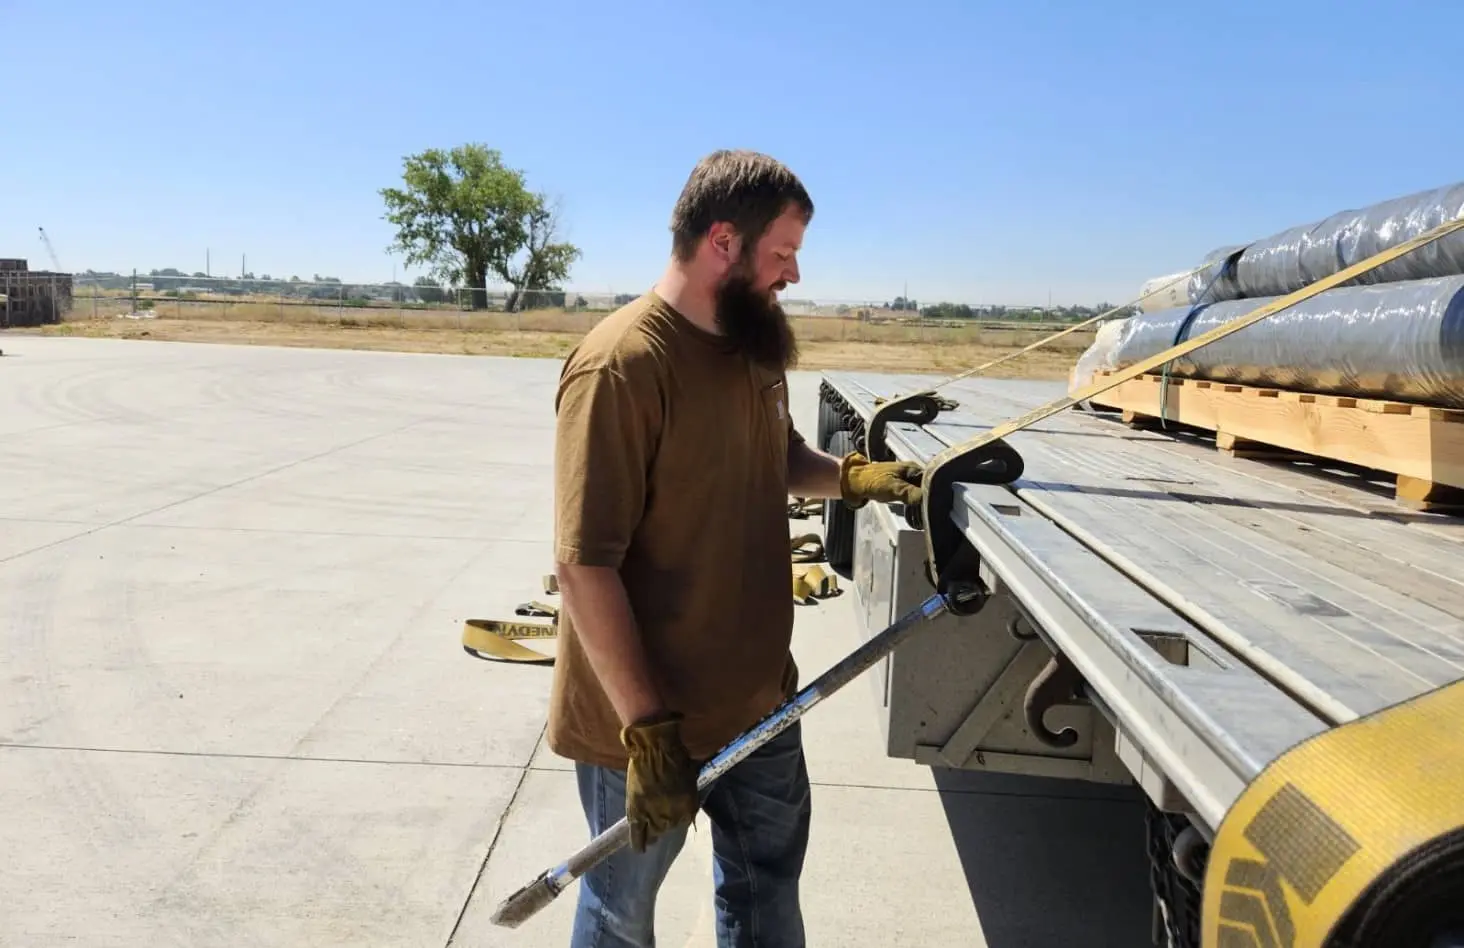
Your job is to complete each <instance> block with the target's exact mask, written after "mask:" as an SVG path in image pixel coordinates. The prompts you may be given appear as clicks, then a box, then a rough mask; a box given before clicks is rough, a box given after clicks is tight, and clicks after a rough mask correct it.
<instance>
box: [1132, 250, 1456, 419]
mask: <svg viewBox="0 0 1464 948" xmlns="http://www.w3.org/2000/svg"><path fill="white" fill-rule="evenodd" d="M1274 299H1276V297H1274V296H1273V297H1266V298H1261V299H1249V300H1230V301H1227V302H1224V303H1212V304H1210V305H1207V306H1202V307H1200V311H1199V313H1198V314H1197V315H1196V316H1195V318H1194V320H1193V321H1192V322H1191V323H1190V324H1189V326H1188V327H1186V328H1185V330H1184V333H1183V335H1182V336H1181V338H1179V339H1176V338H1175V334H1176V333H1177V332H1178V331H1179V329H1180V327H1181V326H1182V325H1183V324H1184V320H1185V317H1186V316H1187V315H1188V314H1189V312H1190V307H1178V308H1175V309H1166V310H1161V311H1160V312H1157V313H1146V314H1141V315H1138V316H1131V317H1129V319H1128V320H1127V321H1126V323H1125V325H1124V329H1123V333H1122V336H1121V338H1120V339H1119V340H1118V342H1117V344H1116V345H1115V347H1114V354H1113V356H1112V364H1113V367H1114V368H1118V369H1122V368H1124V367H1126V366H1129V365H1132V364H1133V363H1135V362H1137V361H1139V360H1140V359H1144V358H1147V357H1149V356H1152V355H1156V354H1158V353H1160V352H1163V351H1164V350H1165V349H1168V348H1169V347H1171V346H1173V345H1175V344H1176V343H1177V342H1182V341H1184V340H1185V339H1193V338H1194V337H1196V336H1199V335H1202V334H1204V333H1206V332H1208V331H1209V330H1211V329H1214V328H1215V327H1217V326H1220V325H1222V324H1224V323H1228V322H1230V321H1231V320H1234V319H1237V318H1239V317H1241V316H1243V315H1245V314H1246V313H1249V312H1252V311H1254V310H1256V309H1259V308H1260V307H1261V306H1264V305H1265V304H1266V303H1268V302H1271V301H1272V300H1274ZM1169 372H1170V374H1171V375H1176V376H1185V377H1191V378H1203V379H1213V380H1215V381H1225V382H1236V383H1241V384H1246V385H1263V386H1268V387H1272V388H1287V389H1295V390H1299V391H1307V392H1325V393H1330V394H1334V395H1353V396H1357V397H1361V398H1390V399H1397V400H1399V401H1413V402H1423V403H1427V404H1430V405H1438V406H1443V407H1452V408H1464V276H1452V277H1440V278H1437V279H1431V280H1414V281H1410V282H1407V283H1385V284H1380V285H1376V286H1346V287H1338V288H1336V289H1332V290H1328V291H1326V292H1325V293H1319V294H1317V295H1316V296H1313V297H1312V298H1310V299H1307V300H1303V301H1302V302H1300V303H1297V304H1296V305H1294V306H1292V307H1290V308H1288V309H1284V310H1282V311H1281V312H1279V313H1276V314H1275V315H1273V316H1268V317H1267V318H1265V319H1263V320H1261V321H1260V322H1259V323H1256V324H1255V325H1252V326H1247V327H1246V328H1244V329H1242V330H1240V331H1239V332H1236V333H1233V334H1231V335H1229V336H1226V337H1225V338H1224V339H1221V340H1219V341H1218V342H1212V343H1210V344H1209V345H1207V346H1202V347H1201V348H1199V349H1196V350H1195V351H1194V352H1191V353H1190V354H1189V355H1187V356H1185V357H1183V358H1181V359H1176V360H1175V361H1174V362H1172V363H1171V364H1170V367H1169Z"/></svg>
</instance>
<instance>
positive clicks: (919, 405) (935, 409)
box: [864, 392, 953, 461]
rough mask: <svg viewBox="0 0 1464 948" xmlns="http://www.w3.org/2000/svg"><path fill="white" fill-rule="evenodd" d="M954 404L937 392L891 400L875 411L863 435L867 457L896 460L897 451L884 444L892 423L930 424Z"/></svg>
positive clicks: (878, 459) (921, 393)
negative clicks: (942, 411) (895, 452)
mask: <svg viewBox="0 0 1464 948" xmlns="http://www.w3.org/2000/svg"><path fill="white" fill-rule="evenodd" d="M950 404H953V403H952V402H950V401H949V400H948V399H943V398H941V397H940V396H938V395H936V394H935V393H934V392H915V393H913V394H910V395H901V396H900V397H898V398H892V399H890V400H889V401H887V402H885V403H884V404H882V405H880V406H879V407H878V408H876V409H875V410H874V416H873V417H871V418H870V419H869V424H868V426H867V427H866V431H865V435H864V456H865V457H867V458H869V459H870V460H871V461H893V460H895V455H894V452H893V451H891V450H890V447H889V445H888V444H887V443H886V442H885V437H886V435H887V433H888V429H889V425H890V422H892V421H902V422H905V423H906V424H911V425H928V424H930V423H931V422H932V421H934V420H935V419H936V416H937V415H939V414H940V412H941V409H942V408H945V407H946V406H947V405H950Z"/></svg>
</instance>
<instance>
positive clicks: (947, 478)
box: [905, 438, 1026, 615]
mask: <svg viewBox="0 0 1464 948" xmlns="http://www.w3.org/2000/svg"><path fill="white" fill-rule="evenodd" d="M1025 469H1026V466H1025V464H1024V462H1023V461H1022V456H1021V455H1020V454H1018V453H1017V451H1016V449H1015V448H1013V447H1012V446H1011V445H1009V444H1007V443H1006V442H1005V441H1003V440H1001V439H1000V438H998V439H996V440H995V441H989V442H987V443H985V444H981V445H978V446H976V447H974V448H971V449H970V450H967V451H963V452H961V453H958V454H955V455H953V456H951V457H949V458H947V459H945V460H944V461H941V460H940V459H939V456H937V459H936V463H933V464H932V465H931V466H930V467H928V468H926V469H925V473H924V475H923V476H922V478H921V488H922V492H923V493H924V499H923V501H922V503H921V504H920V506H918V507H916V506H907V507H906V508H905V522H906V523H908V524H909V525H910V526H911V527H913V528H914V529H916V530H920V531H923V532H924V533H925V549H926V562H925V575H926V578H927V579H929V580H930V582H931V585H933V586H934V587H935V588H936V591H937V592H939V593H940V594H941V595H943V596H945V597H946V600H947V608H948V609H949V611H951V612H952V613H954V614H956V615H972V614H974V613H976V612H979V611H980V610H981V608H982V607H983V606H984V605H985V604H986V589H985V586H984V585H983V584H982V582H981V579H980V577H979V575H978V571H979V567H980V556H979V554H978V553H977V552H976V549H975V547H973V546H972V545H971V543H970V541H968V540H967V539H966V536H965V534H964V533H962V532H961V529H960V527H958V526H957V525H956V522H955V521H954V520H953V519H952V517H951V514H952V511H953V509H954V506H955V487H956V485H957V484H961V483H966V484H1010V483H1012V482H1014V481H1016V480H1017V478H1019V477H1021V476H1022V472H1023V471H1024V470H1025Z"/></svg>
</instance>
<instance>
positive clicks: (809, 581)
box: [793, 563, 839, 606]
mask: <svg viewBox="0 0 1464 948" xmlns="http://www.w3.org/2000/svg"><path fill="white" fill-rule="evenodd" d="M838 594H839V577H838V576H837V575H836V574H835V573H834V572H833V571H832V570H828V569H825V568H824V567H823V565H822V564H819V563H810V564H807V565H798V564H794V566H793V601H794V602H796V603H798V605H800V606H809V605H812V604H813V602H814V600H816V599H829V598H831V597H833V596H837V595H838Z"/></svg>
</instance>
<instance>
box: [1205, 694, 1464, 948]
mask: <svg viewBox="0 0 1464 948" xmlns="http://www.w3.org/2000/svg"><path fill="white" fill-rule="evenodd" d="M1200 923H1201V944H1202V945H1203V946H1204V948H1413V946H1417V948H1427V946H1430V945H1456V944H1464V681H1459V682H1455V683H1453V684H1450V685H1447V686H1445V687H1442V688H1439V689H1437V690H1435V691H1431V692H1428V693H1426V694H1424V695H1421V696H1419V697H1417V698H1413V699H1410V700H1408V701H1405V702H1403V703H1401V704H1397V705H1393V706H1391V707H1389V708H1385V709H1383V710H1381V711H1378V712H1376V713H1374V714H1370V715H1368V716H1366V717H1362V718H1358V719H1356V720H1353V721H1349V722H1347V723H1345V724H1342V725H1338V726H1337V727H1334V728H1332V729H1330V730H1328V731H1324V732H1323V733H1321V734H1319V735H1317V736H1315V737H1313V738H1311V739H1310V740H1307V741H1304V742H1302V743H1301V744H1298V745H1297V746H1295V747H1294V748H1292V749H1291V750H1289V751H1287V752H1286V753H1285V754H1282V755H1281V756H1280V757H1278V758H1277V759H1276V760H1275V761H1273V762H1272V763H1271V764H1270V765H1269V766H1268V767H1266V768H1265V769H1264V770H1262V771H1261V773H1260V774H1259V775H1258V776H1257V777H1256V779H1255V780H1253V781H1252V782H1251V784H1250V786H1248V787H1247V788H1246V789H1245V790H1244V791H1242V793H1241V795H1240V796H1239V797H1238V798H1237V799H1236V801H1235V803H1234V804H1233V805H1232V806H1231V808H1230V810H1229V812H1228V813H1227V814H1226V816H1225V819H1224V820H1223V821H1222V823H1221V825H1220V828H1219V830H1218V832H1217V833H1216V834H1215V841H1214V843H1213V845H1212V846H1211V849H1210V857H1209V861H1208V864H1207V867H1206V873H1205V885H1204V896H1203V907H1202V911H1201V916H1200ZM1450 931H1452V932H1454V933H1455V934H1454V939H1455V940H1449V939H1448V938H1445V939H1444V940H1442V941H1435V940H1434V939H1435V938H1438V937H1441V936H1442V935H1443V934H1444V933H1446V932H1450Z"/></svg>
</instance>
